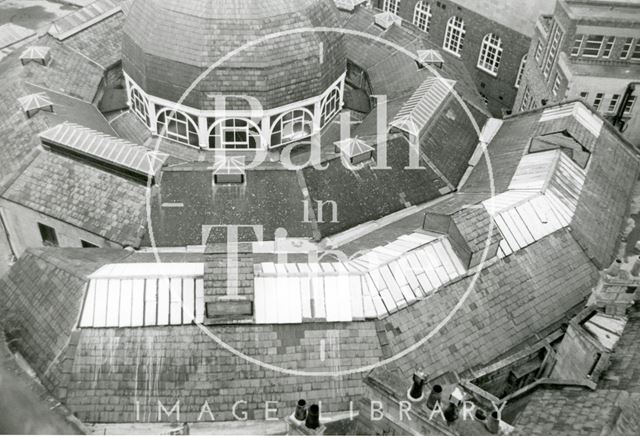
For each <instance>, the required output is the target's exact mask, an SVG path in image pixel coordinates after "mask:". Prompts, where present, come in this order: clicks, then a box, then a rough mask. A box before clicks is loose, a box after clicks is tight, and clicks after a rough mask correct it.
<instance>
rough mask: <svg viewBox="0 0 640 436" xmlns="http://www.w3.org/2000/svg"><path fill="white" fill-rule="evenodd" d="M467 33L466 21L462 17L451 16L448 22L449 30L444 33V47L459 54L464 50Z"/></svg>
mask: <svg viewBox="0 0 640 436" xmlns="http://www.w3.org/2000/svg"><path fill="white" fill-rule="evenodd" d="M465 33H466V30H465V26H464V21H463V20H462V18H460V17H451V18H449V22H448V23H447V30H446V33H445V35H444V44H443V46H442V47H443V48H444V49H445V50H447V51H448V52H450V53H453V54H455V55H457V56H459V55H460V53H461V52H462V47H463V45H464V35H465Z"/></svg>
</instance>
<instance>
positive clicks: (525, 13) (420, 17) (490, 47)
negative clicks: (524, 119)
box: [375, 0, 556, 116]
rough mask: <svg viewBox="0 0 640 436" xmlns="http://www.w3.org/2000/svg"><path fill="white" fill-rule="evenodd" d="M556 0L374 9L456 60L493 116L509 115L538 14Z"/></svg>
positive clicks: (389, 0)
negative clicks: (388, 14) (394, 16)
mask: <svg viewBox="0 0 640 436" xmlns="http://www.w3.org/2000/svg"><path fill="white" fill-rule="evenodd" d="M555 1H556V0H535V1H526V2H523V1H512V0H500V1H487V0H483V1H478V0H438V1H436V0H376V1H375V5H376V6H377V7H378V8H380V9H383V10H385V11H389V12H392V13H394V14H397V15H398V16H400V17H401V18H402V25H403V26H409V27H411V26H415V27H416V28H418V29H419V30H420V31H422V32H424V33H425V35H426V36H427V37H428V38H429V40H430V41H432V42H433V43H434V44H437V45H439V46H440V47H442V49H443V50H444V51H446V52H448V53H451V54H452V55H454V56H457V57H459V58H460V59H461V60H462V62H463V63H464V64H465V66H466V67H467V69H468V70H469V72H470V74H471V75H472V77H473V79H474V82H475V84H476V86H477V87H478V89H479V91H480V93H481V94H482V96H483V97H484V99H485V101H486V103H487V105H488V107H489V110H490V111H491V113H492V114H493V115H494V116H501V115H502V113H503V111H508V110H511V107H512V105H513V102H514V101H515V98H516V95H517V92H518V86H519V77H520V71H521V68H522V66H523V65H524V63H525V62H526V54H527V52H528V50H529V46H530V44H531V38H532V36H533V34H534V28H535V21H536V19H537V17H538V16H539V15H540V14H541V13H551V12H552V11H553V7H554V4H555Z"/></svg>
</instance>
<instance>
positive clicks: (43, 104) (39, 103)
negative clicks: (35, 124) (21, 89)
mask: <svg viewBox="0 0 640 436" xmlns="http://www.w3.org/2000/svg"><path fill="white" fill-rule="evenodd" d="M18 102H19V103H20V106H22V110H23V111H24V113H25V114H27V118H31V117H32V116H34V115H35V114H37V113H38V112H40V111H46V112H53V102H52V101H51V100H50V99H49V96H48V95H47V94H46V93H44V92H39V93H37V94H31V95H27V96H25V97H21V98H19V99H18Z"/></svg>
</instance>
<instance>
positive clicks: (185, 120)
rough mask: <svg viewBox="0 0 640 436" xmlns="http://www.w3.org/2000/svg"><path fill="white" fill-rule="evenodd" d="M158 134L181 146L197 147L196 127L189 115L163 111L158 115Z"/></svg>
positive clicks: (167, 110) (168, 110)
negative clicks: (179, 143)
mask: <svg viewBox="0 0 640 436" xmlns="http://www.w3.org/2000/svg"><path fill="white" fill-rule="evenodd" d="M158 134H159V135H160V136H164V137H165V138H169V139H172V140H174V141H178V142H181V143H183V144H188V145H193V146H196V147H197V146H198V145H199V141H198V127H197V125H196V122H195V121H194V120H193V118H192V117H191V116H190V115H187V114H184V113H182V112H176V111H174V110H171V109H164V110H162V111H161V112H160V113H159V114H158Z"/></svg>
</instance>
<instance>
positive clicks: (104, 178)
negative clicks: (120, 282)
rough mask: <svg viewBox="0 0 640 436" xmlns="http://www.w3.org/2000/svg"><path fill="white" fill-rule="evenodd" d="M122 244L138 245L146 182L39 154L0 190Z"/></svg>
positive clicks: (144, 203)
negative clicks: (8, 184) (137, 181)
mask: <svg viewBox="0 0 640 436" xmlns="http://www.w3.org/2000/svg"><path fill="white" fill-rule="evenodd" d="M2 198H5V199H7V200H9V201H12V202H14V203H17V204H21V205H23V206H25V207H28V208H30V209H33V210H35V211H37V212H40V213H43V214H45V215H48V216H50V217H52V218H56V219H58V220H61V221H64V222H66V223H68V224H71V225H74V226H77V227H79V228H81V229H84V230H87V231H89V232H92V233H94V234H96V235H99V236H101V237H103V238H105V239H107V240H109V241H112V242H115V243H118V244H120V245H122V246H127V245H130V246H134V247H138V246H139V245H140V240H141V237H142V234H143V229H144V225H145V223H146V212H145V211H146V200H145V199H146V186H144V185H142V184H139V183H136V182H133V181H129V180H127V179H125V178H122V177H120V176H117V175H114V174H111V173H108V172H106V171H104V170H102V169H99V168H97V167H93V166H90V165H87V164H86V163H83V162H78V161H76V160H73V159H70V158H67V157H63V156H60V155H57V154H54V153H51V152H44V153H41V154H40V155H39V156H38V157H37V158H35V160H34V161H33V162H32V163H31V164H30V165H29V167H28V168H26V169H25V170H24V171H23V172H22V174H20V176H18V177H17V179H16V180H15V181H14V182H13V183H12V184H11V186H9V187H8V189H7V190H6V191H5V192H4V193H3V194H2Z"/></svg>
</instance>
